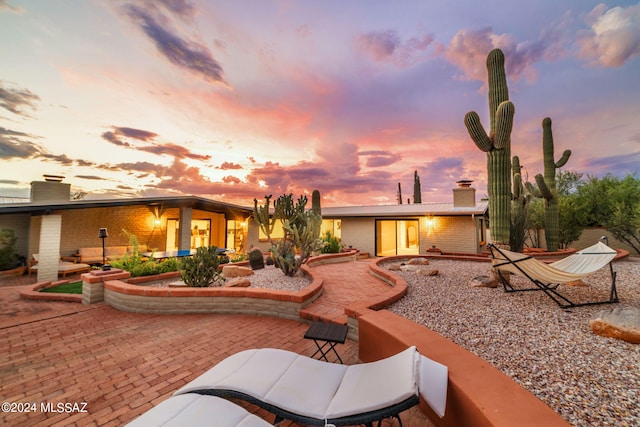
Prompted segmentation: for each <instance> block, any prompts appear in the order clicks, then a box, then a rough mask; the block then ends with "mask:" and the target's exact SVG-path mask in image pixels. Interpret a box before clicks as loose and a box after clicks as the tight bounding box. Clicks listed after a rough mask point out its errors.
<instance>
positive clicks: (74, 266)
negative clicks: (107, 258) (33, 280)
mask: <svg viewBox="0 0 640 427" xmlns="http://www.w3.org/2000/svg"><path fill="white" fill-rule="evenodd" d="M31 257H32V259H31V260H29V276H31V273H37V272H38V261H39V260H40V256H39V254H32V255H31ZM68 259H73V258H70V257H60V260H59V261H58V274H59V275H62V277H67V274H73V273H83V272H87V271H90V270H91V266H90V265H89V264H84V263H81V262H72V261H68Z"/></svg>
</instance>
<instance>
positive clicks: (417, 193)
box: [413, 171, 422, 203]
mask: <svg viewBox="0 0 640 427" xmlns="http://www.w3.org/2000/svg"><path fill="white" fill-rule="evenodd" d="M413 203H422V189H421V188H420V177H419V176H418V171H414V172H413Z"/></svg>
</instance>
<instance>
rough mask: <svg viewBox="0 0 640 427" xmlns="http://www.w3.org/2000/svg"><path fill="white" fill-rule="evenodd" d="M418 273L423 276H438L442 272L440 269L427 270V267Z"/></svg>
mask: <svg viewBox="0 0 640 427" xmlns="http://www.w3.org/2000/svg"><path fill="white" fill-rule="evenodd" d="M418 273H419V274H421V275H423V276H438V275H439V274H440V272H439V271H438V270H427V269H422V270H418Z"/></svg>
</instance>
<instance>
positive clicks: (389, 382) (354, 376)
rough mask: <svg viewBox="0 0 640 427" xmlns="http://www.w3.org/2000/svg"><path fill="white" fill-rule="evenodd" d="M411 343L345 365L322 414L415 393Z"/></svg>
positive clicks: (372, 406)
mask: <svg viewBox="0 0 640 427" xmlns="http://www.w3.org/2000/svg"><path fill="white" fill-rule="evenodd" d="M417 358H418V352H417V350H416V348H415V347H410V348H408V349H406V350H405V351H403V352H400V353H398V354H396V355H394V356H391V357H388V358H386V359H382V360H378V361H376V362H371V363H363V364H360V365H352V366H349V370H348V371H347V373H346V374H345V376H344V379H343V380H342V384H341V385H340V389H339V390H338V392H337V393H336V395H335V396H334V398H333V401H332V402H331V405H330V406H329V408H328V410H327V414H326V416H325V417H326V418H340V417H344V416H347V415H354V414H361V413H364V412H369V411H374V410H377V409H382V408H386V407H389V406H391V405H393V404H396V403H400V402H403V401H404V400H406V399H408V398H410V397H411V396H416V395H417V394H418V386H417V383H416V382H417Z"/></svg>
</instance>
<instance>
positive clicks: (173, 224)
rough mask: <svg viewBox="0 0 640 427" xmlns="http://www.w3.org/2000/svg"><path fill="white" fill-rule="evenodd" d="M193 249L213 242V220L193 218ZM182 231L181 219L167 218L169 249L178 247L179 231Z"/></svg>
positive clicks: (172, 249) (173, 249)
mask: <svg viewBox="0 0 640 427" xmlns="http://www.w3.org/2000/svg"><path fill="white" fill-rule="evenodd" d="M190 228H191V245H190V246H191V249H197V248H199V247H201V246H204V247H207V246H210V244H211V220H209V219H193V220H191V227H190ZM179 231H180V220H178V219H168V220H167V250H168V251H175V250H177V249H178V233H179Z"/></svg>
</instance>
